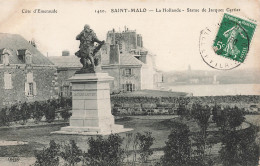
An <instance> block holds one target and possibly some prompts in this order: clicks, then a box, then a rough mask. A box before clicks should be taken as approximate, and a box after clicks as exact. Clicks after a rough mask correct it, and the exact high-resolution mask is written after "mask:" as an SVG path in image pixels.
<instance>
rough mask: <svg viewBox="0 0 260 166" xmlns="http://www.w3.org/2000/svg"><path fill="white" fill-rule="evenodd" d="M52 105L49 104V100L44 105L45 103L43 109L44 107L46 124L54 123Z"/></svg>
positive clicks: (53, 106) (53, 108)
mask: <svg viewBox="0 0 260 166" xmlns="http://www.w3.org/2000/svg"><path fill="white" fill-rule="evenodd" d="M53 104H54V103H53V102H51V101H50V100H48V101H47V102H46V103H45V105H46V106H45V107H44V116H45V118H46V120H47V122H48V123H51V122H53V121H54V119H55V116H56V114H55V105H53Z"/></svg>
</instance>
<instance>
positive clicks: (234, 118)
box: [227, 107, 245, 130]
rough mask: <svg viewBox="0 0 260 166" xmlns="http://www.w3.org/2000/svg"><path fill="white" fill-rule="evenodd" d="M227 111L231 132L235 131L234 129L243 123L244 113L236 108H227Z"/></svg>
mask: <svg viewBox="0 0 260 166" xmlns="http://www.w3.org/2000/svg"><path fill="white" fill-rule="evenodd" d="M227 109H229V111H228V124H229V127H230V129H231V130H236V127H238V126H240V125H241V124H242V123H243V122H244V121H245V117H244V112H243V111H242V109H239V108H238V107H234V108H227Z"/></svg>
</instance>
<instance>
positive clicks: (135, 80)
mask: <svg viewBox="0 0 260 166" xmlns="http://www.w3.org/2000/svg"><path fill="white" fill-rule="evenodd" d="M127 68H131V69H132V75H129V76H126V75H125V74H124V70H125V69H127ZM102 72H104V73H108V75H109V76H111V77H113V78H114V81H112V82H110V90H111V92H115V91H123V85H122V84H126V83H132V84H135V90H140V89H141V80H140V79H141V67H136V66H129V67H127V66H121V67H120V69H119V66H118V65H110V66H102Z"/></svg>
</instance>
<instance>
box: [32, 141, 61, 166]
mask: <svg viewBox="0 0 260 166" xmlns="http://www.w3.org/2000/svg"><path fill="white" fill-rule="evenodd" d="M59 150H60V145H59V144H57V143H55V141H53V140H51V141H50V144H49V147H48V148H44V149H43V150H41V151H39V152H37V151H36V152H35V154H34V155H35V158H36V162H35V165H36V166H58V165H59Z"/></svg>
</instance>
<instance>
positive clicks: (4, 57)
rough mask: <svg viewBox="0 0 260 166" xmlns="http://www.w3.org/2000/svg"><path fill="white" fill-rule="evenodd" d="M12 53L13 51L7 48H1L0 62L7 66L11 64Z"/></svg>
mask: <svg viewBox="0 0 260 166" xmlns="http://www.w3.org/2000/svg"><path fill="white" fill-rule="evenodd" d="M11 54H12V53H11V51H10V50H8V49H6V48H4V49H0V62H1V63H2V64H3V65H5V66H9V65H10V63H9V57H10V55H11Z"/></svg>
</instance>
